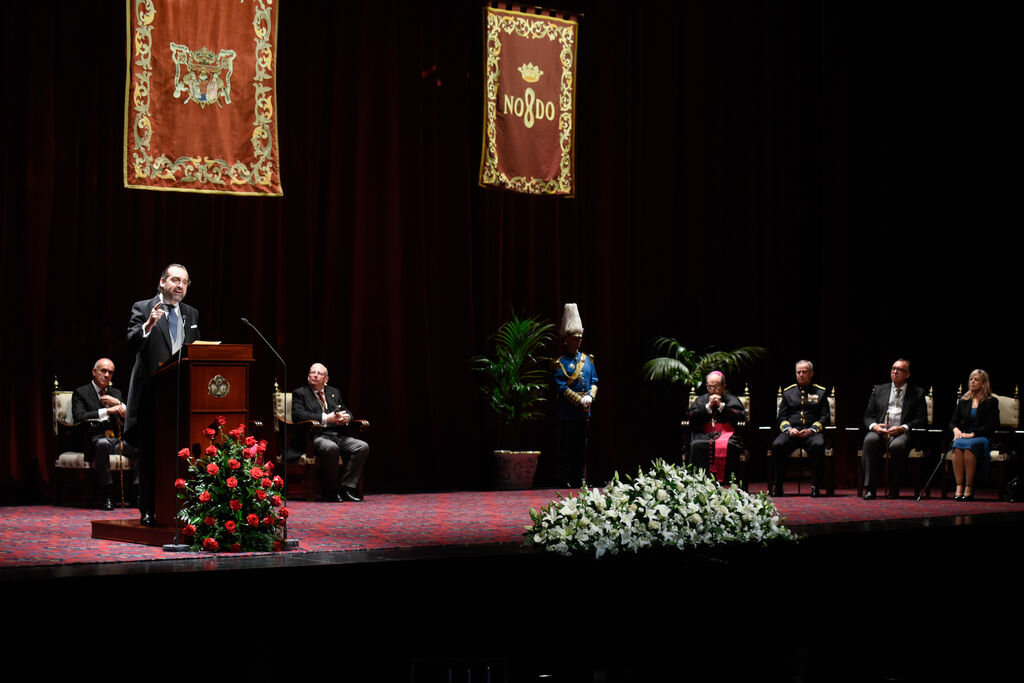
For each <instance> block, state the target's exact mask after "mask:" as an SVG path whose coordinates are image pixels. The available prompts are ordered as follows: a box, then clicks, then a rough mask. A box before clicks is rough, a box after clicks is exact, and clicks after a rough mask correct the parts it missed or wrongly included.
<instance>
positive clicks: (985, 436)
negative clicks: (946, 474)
mask: <svg viewBox="0 0 1024 683" xmlns="http://www.w3.org/2000/svg"><path fill="white" fill-rule="evenodd" d="M967 386H968V390H967V393H965V394H964V395H963V396H961V397H960V402H959V403H957V406H956V410H955V411H953V417H952V418H951V419H950V421H949V428H950V429H952V430H953V476H954V477H955V478H956V495H954V496H953V500H974V473H975V471H976V470H977V469H978V463H979V462H980V463H981V464H982V466H983V467H984V466H987V465H988V459H989V451H990V450H991V448H992V443H991V441H990V439H991V438H992V434H993V433H994V432H995V431H996V429H997V428H998V427H999V399H997V398H996V397H995V396H993V395H992V391H991V389H990V388H989V383H988V373H987V372H985V371H984V370H975V371H974V372H972V373H971V376H970V378H969V379H968V380H967Z"/></svg>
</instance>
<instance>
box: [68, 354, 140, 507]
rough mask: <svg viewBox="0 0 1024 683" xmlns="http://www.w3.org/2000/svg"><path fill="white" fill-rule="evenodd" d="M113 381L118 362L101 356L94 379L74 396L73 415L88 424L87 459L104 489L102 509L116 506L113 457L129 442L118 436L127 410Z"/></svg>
mask: <svg viewBox="0 0 1024 683" xmlns="http://www.w3.org/2000/svg"><path fill="white" fill-rule="evenodd" d="M113 381H114V362H113V361H112V360H110V359H109V358H100V359H99V360H98V361H96V364H95V365H93V366H92V381H91V382H89V383H88V384H83V385H82V386H80V387H78V388H77V389H75V392H74V393H73V394H72V395H71V415H72V417H73V418H74V420H75V422H76V423H77V424H83V425H85V448H84V450H85V461H86V462H90V463H92V468H93V469H94V470H95V471H96V483H97V484H99V486H100V490H101V491H102V492H103V502H102V503H101V504H100V509H101V510H113V509H114V500H113V498H112V496H111V488H112V486H113V479H112V478H111V476H110V456H111V455H112V454H118V453H121V451H122V446H123V445H125V444H123V442H122V441H121V439H119V438H118V436H119V435H120V434H121V424H123V422H124V418H125V417H126V415H127V411H126V409H125V405H124V397H123V396H122V394H121V392H120V390H118V389H115V388H114V387H113ZM126 454H128V455H130V453H126Z"/></svg>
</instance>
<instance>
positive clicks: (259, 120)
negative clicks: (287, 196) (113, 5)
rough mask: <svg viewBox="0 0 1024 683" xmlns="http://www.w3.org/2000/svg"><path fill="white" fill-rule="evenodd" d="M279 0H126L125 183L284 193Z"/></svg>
mask: <svg viewBox="0 0 1024 683" xmlns="http://www.w3.org/2000/svg"><path fill="white" fill-rule="evenodd" d="M278 4H280V3H279V2H277V3H275V2H274V1H273V0H241V1H240V0H128V76H127V83H126V89H125V112H124V118H125V131H124V184H125V187H129V188H138V189H149V190H177V191H184V192H213V193H226V194H243V195H266V196H277V195H281V194H282V193H283V191H282V189H281V174H280V166H279V163H278V159H279V156H278V148H277V118H276V117H277V106H276V96H275V93H276V78H275V75H276V65H277V64H276V54H277V22H276V12H275V11H274V10H275V8H276V7H277V5H278Z"/></svg>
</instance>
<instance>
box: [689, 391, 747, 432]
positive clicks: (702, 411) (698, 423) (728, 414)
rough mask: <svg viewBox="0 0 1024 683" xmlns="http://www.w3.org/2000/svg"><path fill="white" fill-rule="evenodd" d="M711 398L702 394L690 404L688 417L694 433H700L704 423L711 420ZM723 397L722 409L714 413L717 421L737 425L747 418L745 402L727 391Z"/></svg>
mask: <svg viewBox="0 0 1024 683" xmlns="http://www.w3.org/2000/svg"><path fill="white" fill-rule="evenodd" d="M710 398H711V397H710V396H709V395H708V394H702V395H701V396H698V397H697V400H696V401H694V402H693V405H692V406H690V410H689V412H688V413H687V418H688V419H689V420H690V431H692V432H693V433H694V434H700V433H701V432H702V431H703V429H704V425H705V424H707V423H709V422H711V417H712V416H711V414H710V413H708V400H710ZM722 399H723V405H722V409H721V410H719V411H716V412H715V415H714V418H715V421H716V422H728V423H729V424H731V425H732V426H733V427H735V426H736V425H737V424H738V423H740V422H743V421H744V420H746V419H747V411H745V410H743V404H742V403H740V400H739V399H738V398H736V397H735V396H733V395H732V394H729V393H726V394H724V395H723V396H722Z"/></svg>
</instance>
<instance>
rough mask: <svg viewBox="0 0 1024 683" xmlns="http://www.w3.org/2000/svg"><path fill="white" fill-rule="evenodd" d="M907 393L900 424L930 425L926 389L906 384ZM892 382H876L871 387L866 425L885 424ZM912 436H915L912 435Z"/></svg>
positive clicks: (910, 426)
mask: <svg viewBox="0 0 1024 683" xmlns="http://www.w3.org/2000/svg"><path fill="white" fill-rule="evenodd" d="M903 387H904V389H905V390H906V393H905V394H904V396H903V412H902V413H901V414H900V424H901V425H904V426H906V428H907V429H908V430H909V429H923V428H925V427H927V426H928V404H927V403H925V400H924V389H922V388H921V387H917V386H914V385H913V384H909V383H908V384H904V385H903ZM891 390H892V382H886V383H885V384H876V385H875V386H874V388H872V389H871V398H869V399H868V407H867V408H866V409H865V410H864V426H865V427H868V428H870V427H871V425H872V424H885V414H886V412H887V411H888V410H889V392H890V391H891ZM911 438H913V437H912V436H911Z"/></svg>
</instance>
